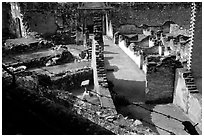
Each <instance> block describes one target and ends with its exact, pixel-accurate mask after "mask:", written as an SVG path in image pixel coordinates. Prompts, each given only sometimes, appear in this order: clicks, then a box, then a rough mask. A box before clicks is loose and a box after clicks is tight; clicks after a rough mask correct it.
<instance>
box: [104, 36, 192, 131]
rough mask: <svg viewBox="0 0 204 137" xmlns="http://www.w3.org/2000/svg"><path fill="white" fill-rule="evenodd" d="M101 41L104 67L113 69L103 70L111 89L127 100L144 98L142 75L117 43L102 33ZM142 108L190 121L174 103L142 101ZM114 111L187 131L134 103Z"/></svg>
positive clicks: (172, 128)
mask: <svg viewBox="0 0 204 137" xmlns="http://www.w3.org/2000/svg"><path fill="white" fill-rule="evenodd" d="M104 44H105V47H104V56H105V60H104V61H105V68H106V69H107V68H114V72H107V78H108V80H110V81H112V82H113V84H114V91H115V92H116V93H118V94H119V95H124V96H125V97H126V98H127V99H128V100H130V101H135V102H143V101H144V99H145V74H144V73H143V72H142V71H141V70H140V69H139V68H138V66H137V65H136V64H135V63H134V62H133V61H132V60H131V59H130V58H129V57H128V56H127V55H126V54H125V53H124V52H123V51H122V50H121V49H120V48H119V47H118V46H116V45H115V44H114V43H113V42H112V41H111V40H110V39H108V38H106V36H104ZM143 107H146V108H148V109H152V110H155V111H158V112H161V113H164V114H167V115H170V116H173V117H175V118H177V119H180V120H182V121H190V120H189V119H188V118H187V117H186V115H185V114H184V113H183V111H182V110H181V109H180V108H178V107H177V106H175V105H174V104H163V105H145V104H144V105H143ZM117 111H118V113H121V114H123V115H124V116H128V117H129V118H133V119H141V118H142V119H144V120H145V121H147V122H149V123H151V124H153V125H157V126H159V127H161V128H164V129H166V130H168V131H171V132H174V133H175V134H176V135H187V134H188V133H187V132H186V131H184V130H183V129H184V127H183V125H182V123H181V122H178V121H175V120H173V119H169V118H167V117H164V116H162V115H159V114H156V113H154V112H150V111H147V110H145V109H143V108H141V107H138V106H135V105H129V106H123V107H120V108H117ZM142 123H143V125H146V126H149V127H150V128H151V129H152V130H154V131H155V132H157V133H159V134H161V135H169V134H170V133H169V132H167V131H164V130H162V129H159V128H158V127H156V126H152V125H150V124H147V123H145V122H144V121H143V122H142ZM193 124H195V123H193Z"/></svg>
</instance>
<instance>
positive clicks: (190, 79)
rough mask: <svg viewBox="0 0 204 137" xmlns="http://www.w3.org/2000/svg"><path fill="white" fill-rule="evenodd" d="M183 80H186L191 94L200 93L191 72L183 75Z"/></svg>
mask: <svg viewBox="0 0 204 137" xmlns="http://www.w3.org/2000/svg"><path fill="white" fill-rule="evenodd" d="M183 78H184V79H185V83H186V87H187V88H188V91H189V92H190V93H198V89H197V87H196V85H195V82H194V78H193V76H192V73H191V71H187V72H185V73H183Z"/></svg>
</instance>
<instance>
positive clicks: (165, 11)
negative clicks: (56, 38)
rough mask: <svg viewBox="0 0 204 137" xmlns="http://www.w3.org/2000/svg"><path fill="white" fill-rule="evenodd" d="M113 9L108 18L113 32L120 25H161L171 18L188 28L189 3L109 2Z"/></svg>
mask: <svg viewBox="0 0 204 137" xmlns="http://www.w3.org/2000/svg"><path fill="white" fill-rule="evenodd" d="M111 6H112V7H114V9H113V10H112V12H111V15H110V18H111V20H112V23H113V27H114V33H115V32H116V29H117V28H119V27H120V25H124V24H134V25H138V26H139V25H141V24H147V25H153V26H157V25H161V24H163V23H164V22H165V21H168V20H171V21H174V22H175V23H177V24H179V25H181V26H182V27H183V28H186V29H189V28H190V25H189V23H190V17H191V8H190V3H187V2H185V3H174V2H171V3H161V2H159V3H157V2H150V3H140V2H139V3H138V2H134V5H132V6H131V5H128V4H124V3H120V4H116V3H112V4H111Z"/></svg>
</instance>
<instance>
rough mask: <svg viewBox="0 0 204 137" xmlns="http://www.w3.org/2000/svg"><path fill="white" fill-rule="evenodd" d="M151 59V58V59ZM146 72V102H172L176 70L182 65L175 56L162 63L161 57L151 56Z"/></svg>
mask: <svg viewBox="0 0 204 137" xmlns="http://www.w3.org/2000/svg"><path fill="white" fill-rule="evenodd" d="M150 59H151V60H150ZM150 59H149V60H148V62H152V63H153V64H150V63H148V64H147V74H146V80H147V85H146V94H145V95H146V96H145V101H146V103H172V102H173V91H174V80H175V70H176V68H178V67H182V66H181V64H180V62H178V61H175V57H168V58H166V59H164V60H163V61H162V63H161V64H160V63H159V62H160V58H159V57H157V58H150Z"/></svg>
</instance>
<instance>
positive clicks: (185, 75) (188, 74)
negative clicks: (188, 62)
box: [183, 72, 193, 78]
mask: <svg viewBox="0 0 204 137" xmlns="http://www.w3.org/2000/svg"><path fill="white" fill-rule="evenodd" d="M183 77H184V78H186V77H193V76H192V73H190V72H189V73H183Z"/></svg>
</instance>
